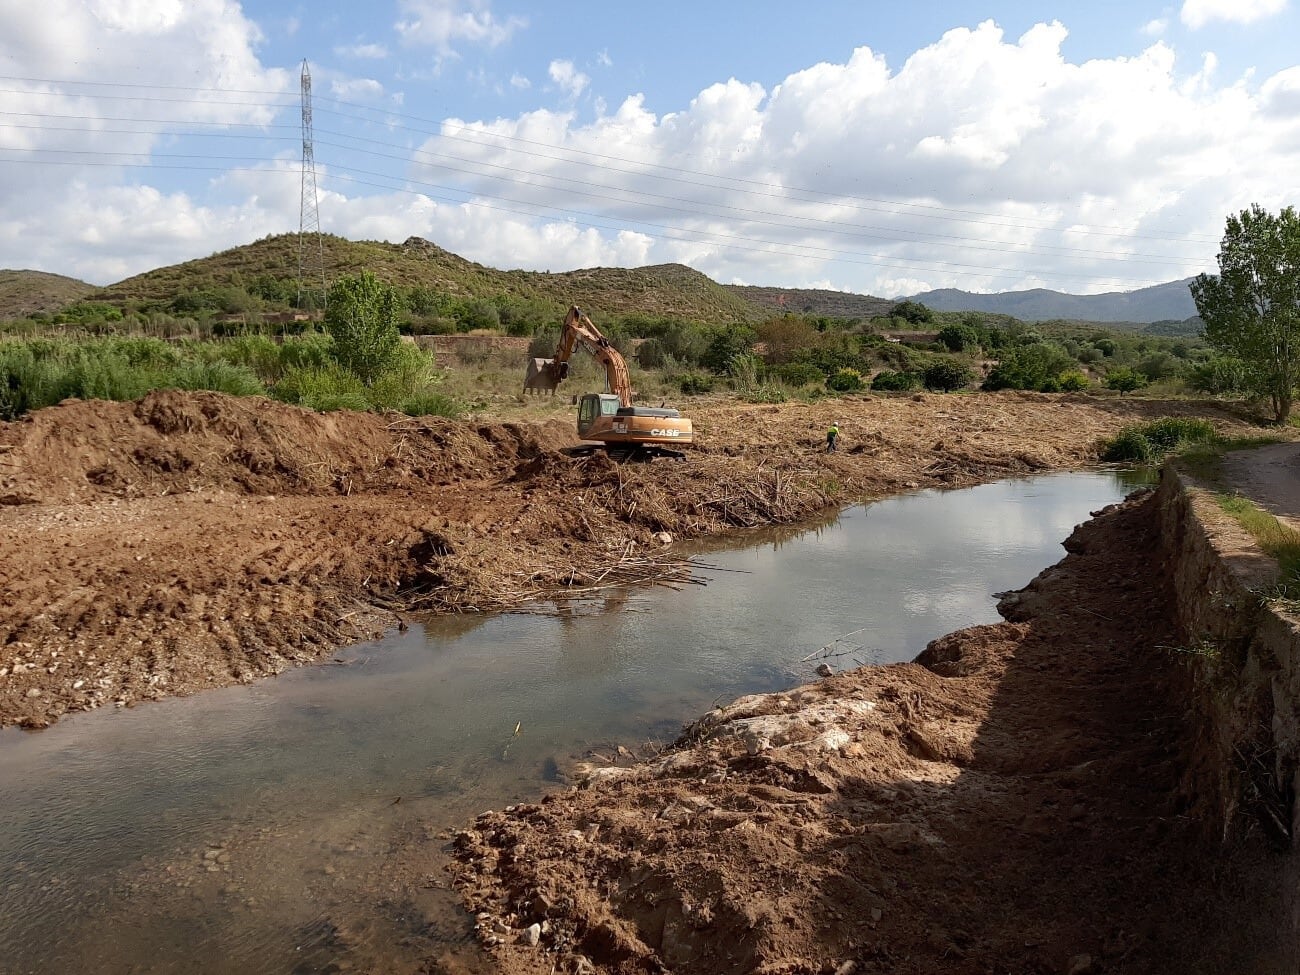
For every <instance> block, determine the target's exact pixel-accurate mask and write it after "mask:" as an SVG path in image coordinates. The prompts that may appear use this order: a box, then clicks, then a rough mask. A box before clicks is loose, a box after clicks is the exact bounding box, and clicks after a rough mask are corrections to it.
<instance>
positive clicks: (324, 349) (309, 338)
mask: <svg viewBox="0 0 1300 975" xmlns="http://www.w3.org/2000/svg"><path fill="white" fill-rule="evenodd" d="M333 350H334V340H333V339H332V338H330V337H329V335H327V334H325V333H324V332H307V333H305V334H303V335H298V336H294V337H292V338H287V339H285V340H284V341H283V342H282V343H280V373H279V374H280V375H283V374H284V373H286V372H288V371H289V370H290V369H324V368H325V367H326V366H328V365H329V364H330V363H331V362H332V361H334V352H333Z"/></svg>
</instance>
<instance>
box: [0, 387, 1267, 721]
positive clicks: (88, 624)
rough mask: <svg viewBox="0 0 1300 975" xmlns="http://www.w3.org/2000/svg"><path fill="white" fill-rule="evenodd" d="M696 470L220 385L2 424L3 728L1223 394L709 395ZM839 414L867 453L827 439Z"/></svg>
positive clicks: (202, 680) (948, 481) (611, 567)
mask: <svg viewBox="0 0 1300 975" xmlns="http://www.w3.org/2000/svg"><path fill="white" fill-rule="evenodd" d="M688 412H691V413H692V415H693V417H694V419H695V422H696V428H697V430H698V432H699V445H698V447H697V448H696V449H695V450H693V451H691V453H690V456H689V459H688V460H686V461H684V462H681V463H658V462H656V463H652V464H631V465H617V464H614V463H612V462H610V461H608V460H607V459H606V458H603V457H600V456H597V457H592V458H586V459H575V458H571V457H569V456H567V455H565V454H563V453H562V452H561V449H562V448H563V447H565V446H568V445H571V444H572V443H574V442H575V435H574V433H573V430H572V427H571V426H570V425H569V423H568V422H566V421H559V420H550V421H547V422H544V423H537V424H533V423H523V422H511V423H493V422H457V421H447V420H437V419H432V418H431V419H423V420H417V419H410V418H406V417H396V416H377V415H373V414H351V413H337V414H329V415H317V414H313V413H309V412H305V411H302V410H298V409H295V408H293V407H288V406H285V405H283V404H279V403H274V402H271V401H268V400H260V399H235V398H231V397H226V396H222V395H220V394H215V393H182V392H177V391H163V392H156V393H152V394H150V395H149V396H147V397H145V398H144V399H143V400H141V401H139V402H137V403H106V402H69V403H67V404H63V405H60V406H57V407H53V408H51V409H48V410H42V411H39V412H38V413H36V414H34V415H32V416H30V417H28V418H25V419H24V420H22V421H20V422H15V423H9V424H2V425H0V553H2V554H0V587H3V589H4V591H5V594H6V599H5V600H4V602H3V605H0V724H22V725H25V726H28V727H42V726H45V725H48V724H49V723H50V722H52V721H54V720H57V718H58V717H59V716H61V715H62V714H65V713H67V712H69V711H77V710H85V709H91V708H97V707H101V706H112V705H131V704H134V703H136V702H139V701H142V700H149V699H158V698H161V697H165V696H169V695H177V694H187V693H191V692H193V691H196V690H199V689H202V688H205V687H216V686H223V685H228V684H233V683H248V682H251V681H255V680H257V679H260V678H262V677H265V676H269V675H271V674H275V673H279V672H281V671H283V670H284V669H286V668H288V667H292V666H297V665H301V664H304V663H310V662H312V661H315V660H319V659H320V658H322V657H323V656H326V655H328V654H330V653H331V652H333V651H334V650H335V649H337V648H338V647H339V646H341V645H344V644H347V643H351V642H355V641H357V640H362V639H369V638H371V637H373V636H375V635H376V634H378V633H379V632H382V631H383V630H384V629H385V628H388V627H391V626H394V625H400V620H401V615H400V614H402V613H405V612H407V611H411V610H415V609H427V610H433V611H441V612H475V611H484V610H493V609H500V608H504V607H509V606H513V605H518V604H519V603H521V602H523V601H525V600H527V599H529V598H534V597H537V596H541V595H545V594H547V593H554V592H561V591H566V590H567V591H572V590H578V589H588V590H589V589H591V588H592V587H595V586H600V585H606V584H609V583H611V582H616V581H617V582H622V581H627V580H630V579H635V578H642V577H651V576H653V575H655V574H656V573H659V572H662V571H671V570H673V568H674V567H673V565H672V545H671V544H670V543H668V544H666V541H667V540H671V539H677V538H689V537H700V536H706V535H714V534H719V533H723V532H728V531H735V530H738V529H744V528H748V527H756V526H762V525H771V524H783V523H792V522H796V521H799V520H801V519H804V518H806V517H808V516H809V515H811V514H813V513H815V512H818V511H821V510H824V509H826V508H827V507H830V506H835V505H839V504H844V503H849V502H851V501H855V500H861V499H868V498H877V497H883V496H886V495H889V494H893V493H897V492H899V491H903V490H909V489H913V488H917V487H942V486H952V487H956V486H962V485H969V484H973V483H978V482H981V481H988V480H994V479H997V478H1002V477H1007V476H1014V475H1017V474H1026V473H1033V472H1039V471H1046V470H1055V469H1065V468H1077V467H1079V466H1082V465H1084V464H1086V463H1088V462H1090V461H1091V460H1093V459H1094V458H1095V446H1096V442H1097V440H1098V439H1099V438H1100V437H1103V436H1107V435H1110V434H1113V433H1114V432H1115V431H1116V430H1117V429H1118V428H1119V427H1121V426H1122V425H1124V424H1126V423H1131V422H1137V421H1141V420H1144V419H1150V418H1152V417H1155V416H1161V415H1189V416H1205V417H1208V418H1210V419H1212V420H1213V421H1214V422H1215V423H1216V425H1217V426H1219V427H1220V428H1221V429H1223V430H1225V431H1226V432H1244V431H1245V430H1247V429H1248V428H1247V427H1246V426H1245V425H1244V424H1242V423H1241V422H1240V421H1239V420H1238V419H1236V418H1235V417H1234V416H1233V415H1231V414H1229V413H1227V412H1224V411H1223V410H1221V409H1220V408H1218V407H1216V406H1214V405H1211V404H1198V403H1194V402H1189V401H1177V402H1159V401H1153V400H1141V399H1132V398H1118V397H1105V398H1103V397H1087V396H1076V395H1050V396H1049V395H1039V394H1024V393H1001V394H981V395H971V396H939V395H924V394H922V395H917V396H911V397H906V396H902V397H889V396H878V395H864V396H859V397H848V398H844V399H836V400H828V401H824V402H820V403H816V404H803V403H790V404H780V405H771V406H753V405H746V404H738V403H735V402H726V401H724V402H714V403H712V404H710V405H700V406H699V407H698V409H690V408H688ZM832 420H838V421H840V423H841V425H842V429H843V439H842V449H841V450H840V451H839V452H837V453H835V454H829V455H828V454H826V453H824V452H823V451H822V445H823V443H824V440H823V435H824V430H825V428H826V426H827V425H828V423H829V422H830V421H832Z"/></svg>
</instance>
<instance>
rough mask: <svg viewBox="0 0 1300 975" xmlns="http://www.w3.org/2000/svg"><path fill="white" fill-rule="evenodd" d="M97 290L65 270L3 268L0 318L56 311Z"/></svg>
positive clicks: (0, 280)
mask: <svg viewBox="0 0 1300 975" xmlns="http://www.w3.org/2000/svg"><path fill="white" fill-rule="evenodd" d="M94 290H95V286H94V285H91V284H87V283H86V282H85V281H78V280H77V279H76V278H69V277H64V276H63V275H62V274H47V273H46V272H44V271H10V270H3V269H0V320H2V319H6V318H21V317H23V316H24V315H31V314H33V313H34V312H43V311H56V310H58V309H59V308H62V307H63V306H64V305H68V304H71V303H72V302H74V301H80V300H81V299H82V298H85V297H86V296H87V295H89V294H90V293H92V292H93V291H94Z"/></svg>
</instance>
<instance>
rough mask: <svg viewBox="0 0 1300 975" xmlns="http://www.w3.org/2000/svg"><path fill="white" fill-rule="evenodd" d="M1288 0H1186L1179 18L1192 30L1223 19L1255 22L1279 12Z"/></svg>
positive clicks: (1244, 22) (1237, 22) (1235, 21)
mask: <svg viewBox="0 0 1300 975" xmlns="http://www.w3.org/2000/svg"><path fill="white" fill-rule="evenodd" d="M1286 5H1287V0H1184V2H1183V9H1182V10H1181V11H1180V12H1179V18H1180V19H1181V20H1182V22H1183V23H1184V24H1186V25H1187V26H1188V27H1190V28H1191V29H1192V30H1199V29H1200V28H1202V27H1204V26H1205V25H1206V24H1208V23H1211V22H1212V21H1216V20H1223V21H1227V22H1229V23H1234V24H1253V23H1254V22H1255V21H1257V20H1263V19H1265V18H1267V17H1272V16H1273V15H1274V14H1279V13H1281V12H1282V11H1283V10H1285V9H1286Z"/></svg>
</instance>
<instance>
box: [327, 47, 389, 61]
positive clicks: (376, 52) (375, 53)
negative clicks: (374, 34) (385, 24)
mask: <svg viewBox="0 0 1300 975" xmlns="http://www.w3.org/2000/svg"><path fill="white" fill-rule="evenodd" d="M334 53H335V54H337V55H338V56H339V57H341V58H357V59H366V60H380V59H382V58H386V57H388V48H386V47H384V45H382V44H351V45H345V46H340V47H336V48H334Z"/></svg>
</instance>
